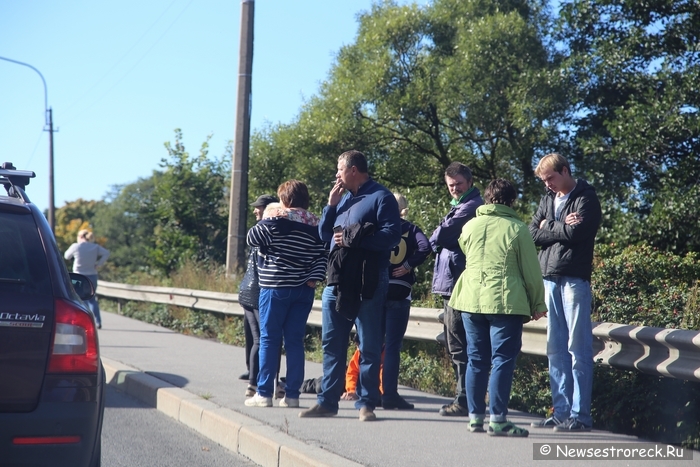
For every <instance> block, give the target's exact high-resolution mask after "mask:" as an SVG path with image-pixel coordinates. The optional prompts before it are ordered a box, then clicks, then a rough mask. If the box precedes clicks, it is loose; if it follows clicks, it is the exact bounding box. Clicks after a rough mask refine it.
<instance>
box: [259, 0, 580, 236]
mask: <svg viewBox="0 0 700 467" xmlns="http://www.w3.org/2000/svg"><path fill="white" fill-rule="evenodd" d="M545 4H546V2H540V1H526V0H522V1H518V0H512V1H507V2H493V1H473V2H463V1H459V0H436V1H434V2H433V3H431V4H429V5H426V6H418V5H415V4H414V5H402V6H400V5H398V4H396V3H395V2H391V1H385V2H383V3H377V4H375V5H373V7H372V9H371V11H369V12H367V13H364V14H362V15H360V16H359V30H358V34H357V38H356V40H355V42H354V43H353V44H350V45H348V46H345V47H343V48H342V49H341V50H340V52H339V53H338V56H337V59H336V62H335V64H334V65H333V67H332V69H331V71H330V74H329V77H328V79H327V80H326V81H325V82H324V83H323V84H322V85H321V89H320V91H319V93H318V95H317V96H314V97H313V98H311V99H310V100H309V101H308V102H307V103H306V104H305V106H304V108H303V109H302V111H301V113H300V115H299V117H298V118H297V119H296V120H295V121H294V122H293V123H291V124H289V125H280V126H277V127H272V128H268V129H267V130H265V131H264V132H260V133H258V134H256V135H255V137H254V139H253V151H252V155H253V157H252V160H251V169H252V172H253V173H257V174H259V176H261V177H265V181H269V180H274V181H275V182H278V181H280V180H281V179H283V178H284V177H285V176H286V175H287V174H289V173H294V174H301V175H302V176H305V177H306V180H305V181H308V182H309V185H310V187H311V188H312V189H320V190H321V191H322V192H323V193H326V192H327V191H328V189H329V187H330V179H331V178H332V174H333V173H334V172H335V164H336V157H337V155H338V154H340V153H341V152H343V151H345V150H347V149H351V148H355V149H359V150H362V151H363V152H364V153H365V154H366V155H367V156H368V158H369V159H370V166H371V170H372V174H373V176H374V177H375V178H377V179H379V180H380V181H381V182H383V183H384V184H386V185H387V186H389V187H390V188H393V189H400V190H402V191H406V190H409V189H413V188H418V187H427V188H429V189H430V193H432V194H433V196H432V197H431V199H432V200H437V199H439V198H444V197H445V196H446V191H445V190H444V186H443V185H444V181H443V177H442V174H443V171H444V169H445V167H447V165H449V164H450V163H451V162H453V161H455V160H459V161H462V162H464V163H466V164H467V165H469V166H470V167H471V168H472V170H473V172H474V174H475V178H476V180H477V182H478V183H481V184H485V183H488V181H490V180H491V179H492V178H495V177H505V178H509V179H511V180H513V181H514V183H515V184H516V185H517V186H518V187H519V188H520V190H521V192H522V193H523V198H524V200H525V205H527V203H530V202H532V201H534V200H535V199H536V198H538V197H539V195H540V194H541V192H540V189H539V188H538V187H537V185H536V184H535V181H534V180H535V179H534V176H533V169H532V161H533V157H535V156H536V155H543V154H544V153H545V152H548V151H549V150H550V149H551V148H553V147H555V146H556V138H557V131H556V128H557V121H558V119H560V118H561V117H562V116H563V112H564V110H565V108H566V99H565V98H564V94H563V91H562V88H563V87H564V86H563V82H562V81H561V79H559V75H558V74H557V72H556V71H557V60H558V58H557V55H556V54H554V53H551V51H550V50H551V49H549V48H548V47H547V44H546V41H545V37H544V35H543V29H545V26H546V25H547V24H548V21H549V17H548V15H547V14H548V11H547V9H546V8H545ZM265 181H263V180H255V181H254V182H253V183H251V188H252V189H253V190H258V191H260V190H262V191H269V190H270V189H272V188H274V187H273V186H271V185H267V186H265V185H264V182H265ZM260 182H263V183H260ZM443 214H444V213H443ZM438 219H439V217H438V218H433V219H432V223H433V224H435V223H436V222H437V220H438Z"/></svg>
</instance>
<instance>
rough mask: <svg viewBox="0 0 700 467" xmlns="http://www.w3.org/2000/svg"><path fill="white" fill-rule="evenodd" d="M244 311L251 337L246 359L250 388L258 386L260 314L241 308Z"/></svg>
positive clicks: (256, 311)
mask: <svg viewBox="0 0 700 467" xmlns="http://www.w3.org/2000/svg"><path fill="white" fill-rule="evenodd" d="M243 311H245V320H246V322H247V323H248V325H249V326H250V333H251V336H252V338H253V339H252V345H251V346H250V354H249V357H248V373H249V375H250V376H249V379H248V384H249V385H251V386H256V387H257V385H258V372H259V371H260V356H259V354H260V313H259V312H258V310H253V309H250V308H246V307H243Z"/></svg>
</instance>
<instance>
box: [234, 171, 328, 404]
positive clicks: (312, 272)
mask: <svg viewBox="0 0 700 467" xmlns="http://www.w3.org/2000/svg"><path fill="white" fill-rule="evenodd" d="M277 196H279V199H280V203H281V205H280V206H279V207H276V206H268V208H269V209H266V211H265V214H264V215H263V219H262V220H261V221H260V222H258V223H257V224H256V225H255V226H253V227H252V228H251V229H250V230H249V231H248V237H247V240H248V245H250V246H254V247H258V248H259V250H260V254H261V256H262V258H263V260H262V263H261V264H259V265H258V273H259V284H260V303H259V307H260V353H259V355H260V371H259V372H258V390H257V393H256V394H255V395H254V396H253V397H251V398H250V399H247V400H246V401H245V405H247V406H249V407H271V406H272V395H273V394H274V389H275V388H274V380H275V375H276V374H277V370H278V365H279V360H278V355H279V349H280V348H281V345H282V338H284V347H285V350H286V354H287V377H286V388H285V397H284V399H282V400H281V401H280V404H279V405H280V407H299V389H300V387H301V384H302V382H303V381H304V362H305V358H304V334H305V331H306V320H307V319H308V317H309V312H310V311H311V306H312V305H313V301H314V290H315V288H316V285H317V284H318V283H319V282H321V281H322V280H323V279H324V278H325V274H326V265H327V261H328V257H327V251H326V249H325V247H324V244H323V242H322V241H321V239H320V237H319V234H318V222H319V219H318V217H316V216H315V215H313V214H312V213H310V212H309V211H307V209H308V207H309V191H308V188H307V187H306V185H305V184H304V183H302V182H300V181H298V180H289V181H287V182H284V183H283V184H282V185H280V187H279V188H278V189H277Z"/></svg>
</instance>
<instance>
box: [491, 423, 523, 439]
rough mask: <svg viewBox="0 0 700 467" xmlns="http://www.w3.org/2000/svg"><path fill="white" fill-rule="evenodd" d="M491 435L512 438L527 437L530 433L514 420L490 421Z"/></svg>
mask: <svg viewBox="0 0 700 467" xmlns="http://www.w3.org/2000/svg"><path fill="white" fill-rule="evenodd" d="M488 433H489V435H491V436H509V437H512V438H527V437H528V435H529V434H530V432H529V431H527V430H526V429H524V428H520V427H518V426H515V425H514V424H513V422H508V421H506V422H502V423H498V422H490V423H489V432H488Z"/></svg>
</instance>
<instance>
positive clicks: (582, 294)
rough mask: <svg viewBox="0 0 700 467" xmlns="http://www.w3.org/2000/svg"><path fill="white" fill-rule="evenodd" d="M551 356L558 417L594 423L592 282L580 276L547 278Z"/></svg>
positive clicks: (555, 412) (545, 285)
mask: <svg viewBox="0 0 700 467" xmlns="http://www.w3.org/2000/svg"><path fill="white" fill-rule="evenodd" d="M544 290H545V301H546V304H547V310H548V313H547V315H548V318H547V323H548V326H547V357H548V358H549V382H550V385H551V388H552V403H553V405H554V416H555V417H557V418H558V419H560V420H565V419H567V418H569V417H571V418H578V420H579V421H580V422H581V423H583V424H584V425H586V426H588V427H590V426H592V425H593V418H592V417H591V392H592V391H593V329H592V325H591V284H590V283H589V282H588V281H586V280H583V279H579V278H577V277H545V278H544Z"/></svg>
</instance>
